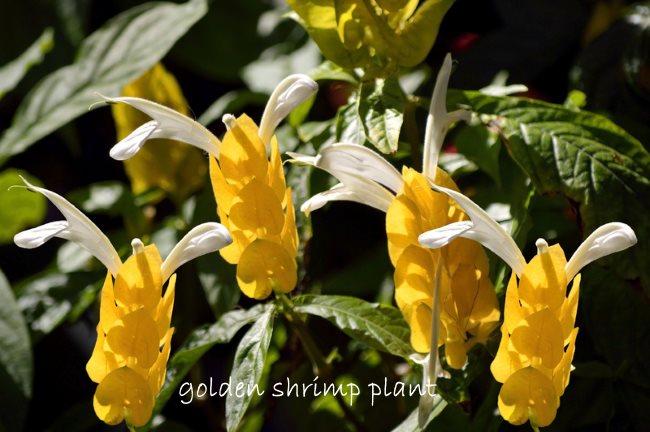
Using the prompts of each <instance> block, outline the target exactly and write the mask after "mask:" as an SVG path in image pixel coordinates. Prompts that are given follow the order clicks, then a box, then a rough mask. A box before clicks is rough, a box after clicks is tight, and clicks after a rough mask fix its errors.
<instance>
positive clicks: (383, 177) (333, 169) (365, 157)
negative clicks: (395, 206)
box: [315, 143, 404, 194]
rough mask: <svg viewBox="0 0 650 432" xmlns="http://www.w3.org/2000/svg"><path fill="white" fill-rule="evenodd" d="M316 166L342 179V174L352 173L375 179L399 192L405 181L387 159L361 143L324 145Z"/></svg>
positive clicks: (394, 191) (395, 192)
mask: <svg viewBox="0 0 650 432" xmlns="http://www.w3.org/2000/svg"><path fill="white" fill-rule="evenodd" d="M315 166H316V167H318V168H321V169H323V170H325V171H327V172H328V173H330V174H332V175H333V176H334V177H336V178H338V179H339V180H340V181H343V179H342V178H341V177H340V174H341V173H343V174H352V175H355V176H358V177H363V178H365V179H369V180H373V181H375V182H377V183H379V184H381V185H384V186H386V187H387V188H388V189H390V190H391V191H393V193H394V194H397V193H398V192H399V191H400V190H401V189H402V185H403V183H404V181H403V180H402V176H401V175H400V173H399V171H397V170H396V169H395V167H393V166H392V165H391V164H390V163H389V162H388V161H387V160H386V159H384V158H383V157H381V156H380V155H378V154H377V153H375V152H374V151H372V150H370V149H369V148H367V147H364V146H362V145H359V144H349V143H336V144H331V145H328V146H325V147H323V148H322V149H321V150H320V152H319V157H318V158H317V159H316V161H315Z"/></svg>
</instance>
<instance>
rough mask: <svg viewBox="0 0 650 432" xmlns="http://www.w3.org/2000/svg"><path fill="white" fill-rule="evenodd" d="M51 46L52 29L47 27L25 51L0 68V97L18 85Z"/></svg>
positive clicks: (41, 59) (52, 43)
mask: <svg viewBox="0 0 650 432" xmlns="http://www.w3.org/2000/svg"><path fill="white" fill-rule="evenodd" d="M53 46H54V37H53V31H52V29H49V28H48V29H46V30H45V31H44V32H43V34H41V37H39V38H38V39H37V40H36V42H34V43H33V44H32V45H31V46H30V47H29V48H27V51H25V52H24V53H22V54H21V55H20V56H19V57H18V58H17V59H15V60H13V61H12V62H10V63H8V64H6V65H4V66H3V67H2V68H0V99H2V97H3V96H4V95H5V94H7V92H9V91H11V90H13V88H14V87H16V86H17V85H18V83H19V82H20V80H22V79H23V77H24V76H25V74H26V73H27V72H28V71H29V70H30V69H31V68H32V66H35V65H37V64H39V63H40V62H42V61H43V57H44V56H45V54H47V53H48V52H50V50H51V49H52V47H53Z"/></svg>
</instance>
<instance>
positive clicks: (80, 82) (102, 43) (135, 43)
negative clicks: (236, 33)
mask: <svg viewBox="0 0 650 432" xmlns="http://www.w3.org/2000/svg"><path fill="white" fill-rule="evenodd" d="M206 10H207V6H206V2H205V0H189V1H188V2H186V3H184V4H173V3H167V2H159V3H146V4H143V5H140V6H137V7H134V8H132V9H129V10H127V11H126V12H124V13H122V14H120V15H118V16H117V17H115V18H113V19H111V20H110V21H108V22H107V23H106V24H105V25H104V26H102V27H101V28H100V29H99V30H97V31H96V32H94V33H93V34H92V35H90V36H89V37H88V38H87V39H86V40H85V41H84V43H83V44H82V46H81V48H80V51H79V54H78V56H77V60H76V61H75V63H73V64H72V65H69V66H66V67H64V68H61V69H59V70H57V71H55V72H54V73H52V74H50V75H48V76H47V77H46V78H45V79H43V80H42V81H41V82H40V83H39V84H38V85H37V86H36V87H35V88H34V89H33V90H32V91H31V92H30V93H29V94H28V95H27V97H26V98H25V99H24V100H23V102H22V104H21V105H20V107H19V108H18V111H17V113H16V115H15V117H14V119H13V122H12V125H11V127H10V128H9V129H8V130H6V131H5V132H4V134H3V135H2V137H1V138H0V163H3V162H4V161H5V160H6V159H8V158H9V157H11V156H12V155H15V154H17V153H20V152H22V151H24V150H25V149H26V148H27V147H29V146H30V145H32V144H33V143H35V142H36V141H38V140H39V139H41V138H43V137H44V136H46V135H48V134H49V133H51V132H53V131H55V130H56V129H58V128H59V127H61V126H63V125H64V124H66V123H68V122H69V121H70V120H73V119H74V118H76V117H78V116H79V115H81V114H83V113H84V112H86V111H87V110H88V107H89V106H91V105H92V104H93V103H95V102H97V101H98V100H99V97H98V96H97V95H96V93H103V94H106V95H108V96H117V95H119V93H120V91H121V89H122V87H123V86H124V85H125V84H127V83H129V82H131V81H132V80H134V79H135V78H137V77H139V76H140V75H142V73H144V72H145V71H146V70H147V69H149V68H150V67H151V66H153V65H154V64H155V63H156V62H157V61H159V60H160V59H161V58H162V57H163V56H164V55H165V54H166V53H167V51H168V50H169V49H170V48H171V47H172V46H173V45H174V43H175V42H176V41H177V40H178V39H179V38H180V37H181V36H183V35H184V34H185V33H186V32H187V30H188V29H189V28H190V27H192V25H193V24H194V23H195V22H196V21H198V19H199V18H201V17H202V16H203V15H204V14H205V12H206Z"/></svg>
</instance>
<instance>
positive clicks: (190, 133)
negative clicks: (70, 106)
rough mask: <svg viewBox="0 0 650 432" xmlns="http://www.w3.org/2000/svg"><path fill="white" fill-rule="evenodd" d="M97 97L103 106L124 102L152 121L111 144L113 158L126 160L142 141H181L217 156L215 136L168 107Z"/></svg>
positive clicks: (218, 143)
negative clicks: (164, 139) (160, 139)
mask: <svg viewBox="0 0 650 432" xmlns="http://www.w3.org/2000/svg"><path fill="white" fill-rule="evenodd" d="M100 96H101V95H100ZM101 97H102V98H103V99H104V102H106V103H107V104H115V103H124V104H127V105H129V106H131V107H133V108H135V109H137V110H139V111H142V112H143V113H145V114H146V115H148V116H149V117H151V118H152V119H153V120H152V121H150V122H147V123H145V124H143V125H142V126H140V127H139V128H137V129H136V130H134V131H133V132H132V133H131V134H130V135H129V136H127V137H126V138H124V139H123V140H122V141H120V142H119V143H117V144H115V145H114V146H113V148H112V149H111V150H110V155H111V157H112V158H113V159H116V160H126V159H129V158H131V157H133V155H135V154H136V153H137V152H138V151H139V150H140V148H142V146H143V145H144V144H145V142H147V141H148V140H150V139H154V138H166V139H171V140H177V141H182V142H185V143H188V144H191V145H193V146H195V147H198V148H200V149H201V150H203V151H205V152H208V153H210V154H212V155H215V156H218V155H219V148H220V147H221V142H220V141H219V140H218V139H217V137H215V136H214V135H212V133H211V132H210V131H209V130H207V129H206V128H205V127H204V126H203V125H202V124H201V123H198V122H196V121H194V120H192V119H191V118H189V117H187V116H185V115H183V114H181V113H179V112H177V111H175V110H173V109H171V108H167V107H166V106H164V105H160V104H158V103H155V102H152V101H149V100H146V99H141V98H137V97H116V98H109V97H106V96H101Z"/></svg>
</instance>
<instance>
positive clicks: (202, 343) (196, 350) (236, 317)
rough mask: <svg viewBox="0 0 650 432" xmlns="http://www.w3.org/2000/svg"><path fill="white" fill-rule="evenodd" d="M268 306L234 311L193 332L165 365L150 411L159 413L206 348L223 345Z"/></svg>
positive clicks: (265, 310) (266, 309) (259, 315)
mask: <svg viewBox="0 0 650 432" xmlns="http://www.w3.org/2000/svg"><path fill="white" fill-rule="evenodd" d="M269 308H270V306H269V305H266V304H260V305H257V306H254V307H252V308H251V309H248V310H234V311H231V312H228V313H226V314H224V315H223V316H222V317H221V318H220V319H219V321H217V322H216V323H214V324H212V325H210V326H207V327H202V328H198V329H196V330H194V332H193V333H192V334H191V335H190V336H189V337H188V338H187V340H186V341H185V343H183V346H181V347H180V348H179V349H178V350H176V352H175V353H174V355H173V356H172V358H171V359H170V360H169V363H168V365H167V377H166V380H165V385H164V386H163V388H162V390H161V391H160V394H159V395H158V399H157V400H156V407H155V409H154V412H156V413H159V412H160V411H161V410H162V409H163V407H164V406H165V404H166V403H167V401H168V400H169V398H170V397H171V396H172V393H173V392H174V391H175V390H176V387H178V385H179V384H180V383H181V381H182V380H183V378H185V375H187V372H189V370H190V369H191V368H192V366H194V364H195V363H196V362H197V361H198V360H199V359H200V358H201V356H203V354H205V353H206V352H207V351H208V350H209V349H210V348H212V347H213V346H214V345H216V344H218V343H227V342H229V341H230V339H232V338H233V337H234V336H235V334H236V333H237V332H238V331H239V330H240V329H241V328H242V327H244V326H245V325H247V324H249V323H251V322H253V321H255V320H257V319H258V318H259V317H261V316H262V315H264V314H265V313H266V312H267V311H268V310H269Z"/></svg>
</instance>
